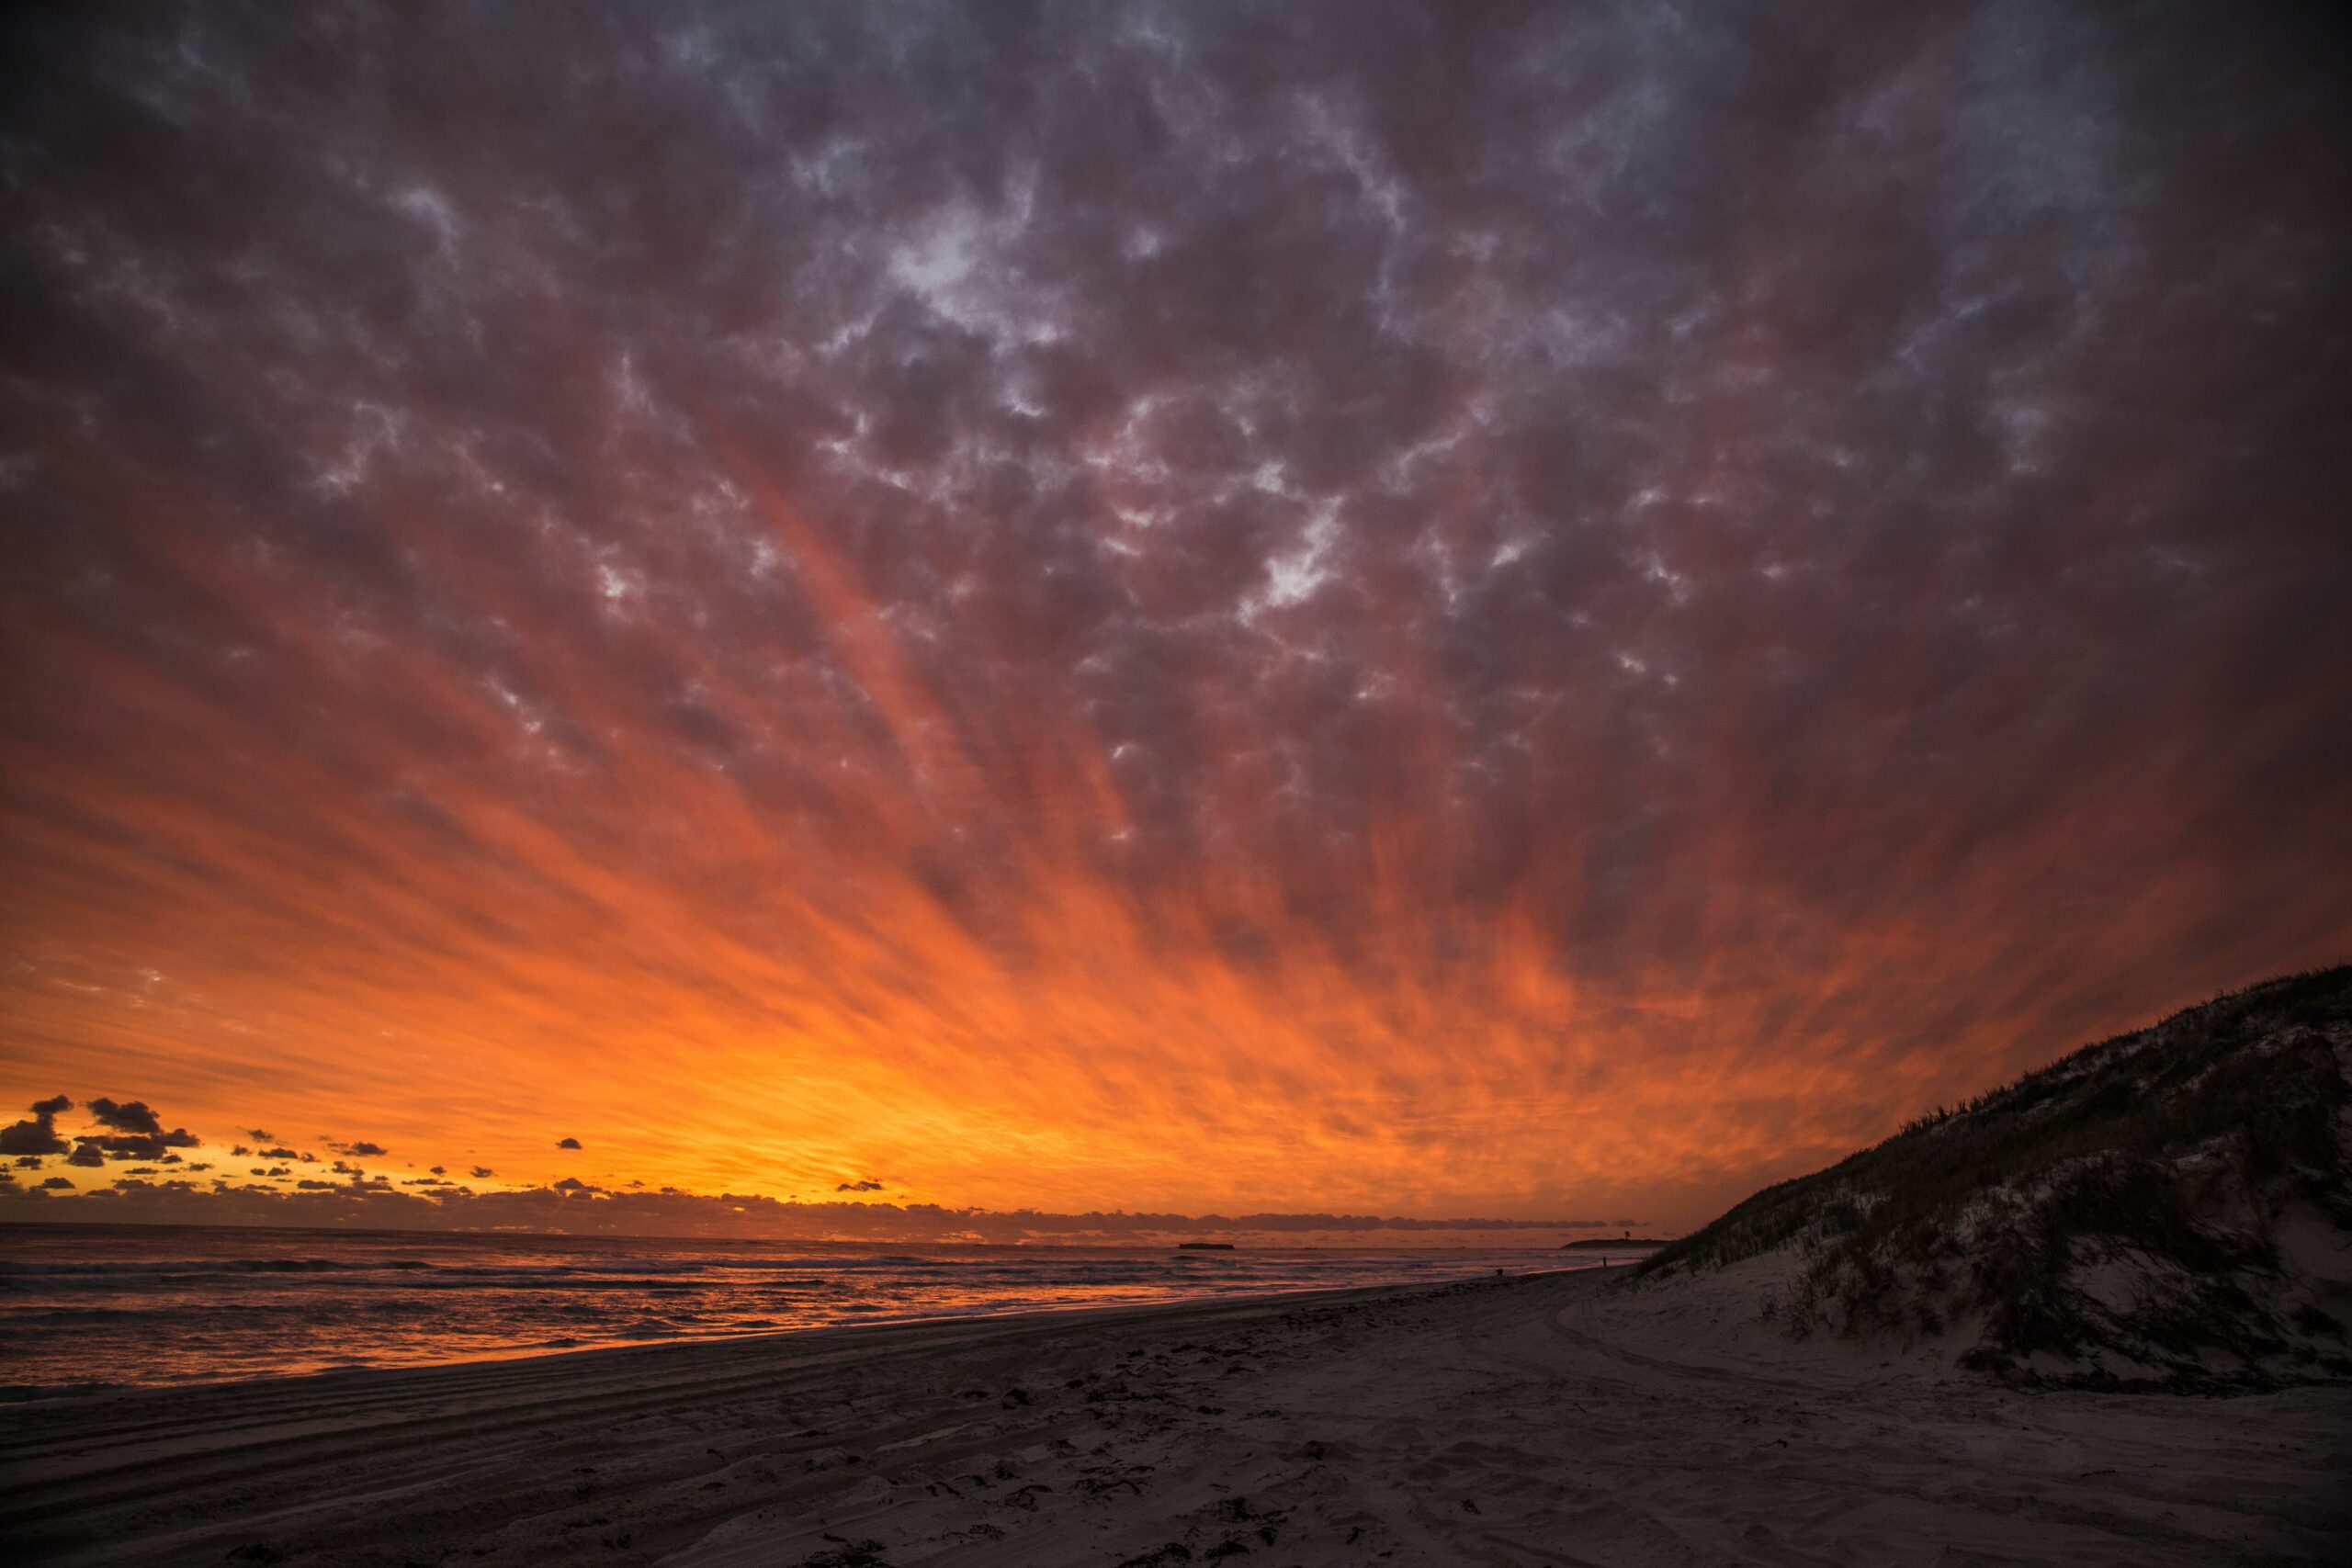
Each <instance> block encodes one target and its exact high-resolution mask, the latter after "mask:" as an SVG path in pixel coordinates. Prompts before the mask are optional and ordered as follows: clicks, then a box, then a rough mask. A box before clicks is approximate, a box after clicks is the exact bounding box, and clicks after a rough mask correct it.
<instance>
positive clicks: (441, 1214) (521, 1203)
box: [0, 1176, 1648, 1245]
mask: <svg viewBox="0 0 2352 1568" xmlns="http://www.w3.org/2000/svg"><path fill="white" fill-rule="evenodd" d="M423 1180H424V1179H420V1181H423ZM90 1195H92V1194H85V1196H90ZM104 1195H108V1196H119V1197H123V1198H127V1199H130V1200H131V1201H134V1202H136V1203H138V1204H139V1205H141V1209H142V1213H143V1214H144V1217H146V1218H147V1219H149V1220H152V1221H155V1222H158V1223H163V1222H177V1223H185V1222H187V1220H188V1219H189V1218H191V1217H193V1216H205V1217H208V1218H209V1219H211V1220H213V1221H214V1222H216V1223H218V1222H223V1221H227V1222H231V1223H238V1224H305V1223H308V1222H309V1221H311V1220H314V1219H320V1218H323V1217H327V1216H329V1215H331V1216H332V1219H333V1222H334V1223H337V1224H368V1225H377V1226H382V1227H385V1228H389V1229H396V1230H397V1229H423V1230H431V1229H443V1228H450V1227H456V1228H464V1229H504V1230H521V1231H531V1230H547V1231H552V1232H561V1233H565V1234H579V1235H699V1236H713V1237H716V1236H732V1237H759V1236H766V1237H772V1238H777V1239H834V1240H869V1241H901V1242H911V1241H926V1240H928V1241H938V1240H974V1239H986V1240H993V1241H1007V1242H1009V1241H1022V1240H1054V1239H1061V1240H1091V1241H1122V1240H1125V1241H1134V1240H1137V1239H1150V1240H1155V1241H1156V1240H1161V1239H1165V1238H1169V1237H1180V1238H1197V1237H1200V1236H1207V1235H1214V1236H1261V1237H1265V1238H1268V1239H1270V1240H1275V1239H1280V1238H1289V1239H1291V1240H1294V1241H1295V1240H1299V1239H1300V1238H1310V1239H1320V1240H1323V1241H1327V1242H1343V1241H1346V1240H1349V1239H1354V1240H1357V1241H1363V1239H1364V1238H1367V1237H1374V1238H1392V1239H1393V1238H1401V1237H1417V1238H1421V1239H1423V1240H1427V1239H1429V1238H1430V1237H1443V1238H1448V1239H1461V1240H1475V1239H1478V1238H1482V1237H1483V1238H1484V1239H1486V1240H1487V1241H1489V1242H1493V1241H1497V1240H1502V1239H1510V1240H1513V1241H1516V1242H1521V1243H1527V1242H1530V1241H1531V1240H1532V1244H1534V1245H1547V1244H1549V1243H1551V1242H1554V1241H1556V1240H1558V1239H1561V1238H1563V1237H1565V1236H1566V1235H1571V1234H1583V1233H1587V1232H1591V1231H1595V1230H1602V1229H1613V1228H1622V1227H1623V1226H1624V1222H1622V1221H1621V1222H1608V1221H1601V1220H1589V1219H1588V1220H1577V1219H1560V1218H1545V1219H1511V1218H1503V1219H1494V1218H1476V1217H1461V1218H1430V1217H1420V1218H1414V1217H1400V1216H1383V1215H1374V1214H1346V1213H1242V1214H1231V1215H1227V1214H1183V1213H1158V1212H1140V1213H1136V1212H1123V1213H1100V1212H1095V1213H1050V1212H1043V1211H1035V1210H1023V1211H1017V1212H1011V1213H999V1212H993V1211H989V1210H986V1209H975V1208H948V1207H944V1206H941V1205H937V1204H929V1203H909V1204H898V1203H888V1202H874V1201H829V1202H819V1203H800V1202H786V1201H778V1200H776V1199H774V1198H770V1197H764V1196H758V1195H752V1194H746V1193H735V1192H725V1193H700V1194H698V1193H694V1192H690V1191H686V1190H683V1189H679V1188H676V1187H670V1188H666V1189H663V1190H658V1191H643V1190H613V1189H609V1188H605V1187H602V1186H599V1185H597V1184H595V1183H594V1182H589V1181H583V1180H582V1179H579V1178H577V1177H564V1178H561V1179H558V1180H556V1181H553V1182H550V1183H549V1184H548V1185H547V1186H545V1187H540V1188H532V1189H525V1190H516V1191H491V1192H476V1191H474V1190H471V1189H467V1188H453V1187H449V1186H447V1185H429V1186H428V1185H417V1186H395V1185H393V1184H392V1183H391V1182H390V1180H389V1179H386V1178H384V1177H380V1176H379V1177H373V1178H367V1179H358V1178H352V1179H345V1180H341V1181H330V1180H326V1179H321V1178H303V1179H300V1180H299V1181H296V1182H293V1183H290V1184H288V1187H284V1188H275V1189H273V1188H265V1187H261V1186H257V1185H246V1186H242V1187H235V1186H229V1187H221V1186H216V1187H215V1188H214V1189H213V1190H198V1189H197V1187H196V1184H195V1183H193V1182H187V1181H171V1182H164V1183H153V1182H147V1181H141V1180H130V1181H124V1182H118V1183H117V1185H116V1187H115V1188H114V1189H112V1190H105V1191H104ZM11 1201H18V1202H32V1201H40V1200H39V1199H37V1198H35V1197H34V1195H33V1194H31V1193H23V1194H18V1195H17V1196H15V1197H13V1198H12V1197H8V1196H6V1195H0V1217H5V1213H6V1204H7V1203H8V1202H11ZM1647 1223H1648V1222H1643V1221H1635V1222H1633V1225H1634V1226H1636V1227H1638V1226H1640V1225H1642V1224H1647Z"/></svg>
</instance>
